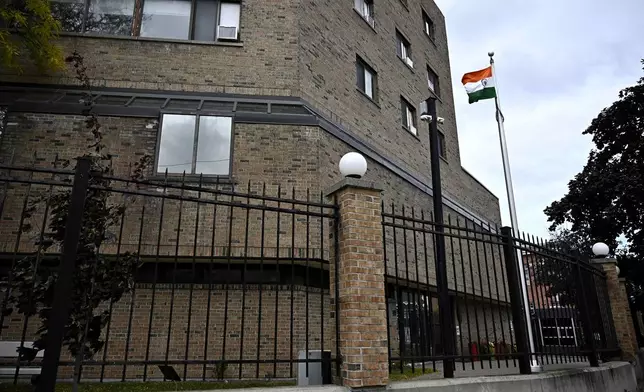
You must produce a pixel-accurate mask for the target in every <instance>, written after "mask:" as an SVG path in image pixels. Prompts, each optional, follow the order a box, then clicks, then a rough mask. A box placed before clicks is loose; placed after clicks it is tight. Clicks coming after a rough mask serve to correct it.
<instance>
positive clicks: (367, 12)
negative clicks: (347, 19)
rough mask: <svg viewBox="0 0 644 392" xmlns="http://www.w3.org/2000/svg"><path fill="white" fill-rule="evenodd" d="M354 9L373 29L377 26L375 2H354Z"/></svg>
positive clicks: (355, 0) (365, 0)
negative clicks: (374, 14) (374, 15)
mask: <svg viewBox="0 0 644 392" xmlns="http://www.w3.org/2000/svg"><path fill="white" fill-rule="evenodd" d="M354 9H355V10H356V11H357V12H358V14H360V16H362V19H364V20H365V21H366V22H367V23H369V24H370V25H371V27H374V26H375V21H374V17H373V13H374V10H373V0H354Z"/></svg>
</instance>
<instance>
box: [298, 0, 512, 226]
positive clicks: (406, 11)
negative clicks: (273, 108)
mask: <svg viewBox="0 0 644 392" xmlns="http://www.w3.org/2000/svg"><path fill="white" fill-rule="evenodd" d="M408 4H409V8H405V7H404V6H403V4H402V3H401V2H400V1H383V2H376V3H375V6H374V8H375V30H374V29H372V28H371V27H370V26H369V25H368V24H367V23H366V22H365V21H364V20H363V19H362V18H361V17H360V15H359V14H358V13H357V12H355V11H354V10H353V9H352V8H353V3H352V2H350V1H346V2H337V1H334V0H323V1H319V0H301V6H300V9H299V12H300V20H301V23H300V38H299V40H300V64H299V69H300V83H301V94H302V97H303V98H305V99H306V100H308V101H310V102H311V103H312V104H313V105H314V106H316V107H317V108H319V109H320V110H322V111H323V112H324V113H326V114H327V115H328V116H330V117H332V118H333V119H334V120H335V121H339V122H340V123H342V125H343V126H344V127H346V128H348V129H349V130H350V131H351V132H352V133H354V134H356V135H358V136H359V137H361V138H362V139H363V140H366V141H367V142H368V143H370V144H371V145H372V146H374V147H375V148H376V150H377V151H379V152H380V153H382V154H383V155H385V156H387V157H388V158H390V159H391V160H392V161H393V162H395V163H396V164H398V165H401V166H402V167H404V168H406V169H407V170H409V171H410V172H411V173H413V175H414V176H416V177H417V178H419V179H421V180H422V181H423V182H424V183H425V184H430V183H431V177H430V175H429V173H430V170H429V137H428V132H429V131H428V127H427V124H425V123H422V122H420V120H418V136H417V137H416V136H414V135H412V134H411V133H409V132H408V131H406V130H404V129H403V128H402V125H401V110H400V96H401V95H402V96H404V97H405V98H406V99H407V100H408V101H409V102H411V103H412V104H414V105H415V106H416V107H417V110H419V108H418V105H419V103H420V101H422V100H425V99H427V97H428V96H429V95H430V93H429V90H428V88H427V79H426V67H427V65H429V66H430V67H431V68H432V69H433V70H434V71H435V72H436V73H437V74H438V76H439V78H440V90H441V96H440V101H439V102H438V105H437V106H438V108H437V110H438V113H439V115H440V116H441V117H444V118H445V124H443V125H441V126H439V128H440V130H441V131H442V132H443V133H444V134H445V139H446V148H447V161H442V164H441V178H442V180H443V187H444V193H445V194H448V195H451V196H452V197H453V198H455V199H456V200H459V201H460V202H462V203H463V204H464V205H467V206H469V207H470V208H472V209H474V210H475V211H477V212H478V213H479V214H481V215H483V216H485V217H486V218H488V219H490V220H492V221H493V222H497V223H500V212H499V206H498V199H497V198H496V197H495V196H494V195H492V194H491V193H489V191H487V190H486V189H485V188H484V187H483V186H481V185H480V184H479V183H478V182H477V181H476V180H474V179H473V178H472V177H471V176H470V175H469V174H467V173H466V172H464V171H463V170H462V169H461V164H460V152H459V145H458V134H457V129H456V117H455V112H454V97H453V92H452V84H451V70H450V64H449V54H448V48H447V35H446V30H445V19H444V17H443V15H442V13H441V11H440V10H439V9H438V7H437V6H436V4H435V3H434V2H433V1H432V0H422V1H421V0H408ZM421 10H425V11H426V12H427V14H428V15H429V16H430V17H431V19H432V20H433V22H434V24H435V30H436V37H435V40H434V41H432V40H430V39H429V38H428V37H427V36H426V35H425V33H424V32H423V20H422V16H421ZM312 14H319V15H321V16H322V17H319V18H310V17H307V15H312ZM396 30H399V31H401V32H402V33H403V34H404V35H405V36H406V37H407V38H408V39H409V41H410V43H411V49H412V58H413V60H414V68H413V70H412V69H409V67H407V65H405V64H404V63H403V62H402V61H401V60H400V59H399V58H398V57H397V55H396V40H395V34H396ZM356 55H358V56H360V57H361V58H362V59H363V60H364V61H366V62H367V63H368V64H369V65H370V66H371V67H372V68H373V69H374V70H375V71H376V72H377V73H378V99H377V103H374V102H372V101H370V100H369V99H368V98H366V97H365V96H364V95H363V94H362V93H361V92H360V91H358V90H357V88H356V68H355V62H356ZM417 115H418V116H420V112H417ZM330 144H331V145H330V146H327V148H326V149H327V151H328V150H329V148H330V149H331V150H332V151H333V153H332V156H331V157H330V158H331V160H332V162H338V160H339V158H340V156H341V153H338V150H342V147H341V143H338V142H335V143H334V142H330ZM423 198H424V199H425V200H426V201H425V203H430V199H429V198H428V197H427V196H423ZM398 200H400V199H398ZM425 203H423V204H425Z"/></svg>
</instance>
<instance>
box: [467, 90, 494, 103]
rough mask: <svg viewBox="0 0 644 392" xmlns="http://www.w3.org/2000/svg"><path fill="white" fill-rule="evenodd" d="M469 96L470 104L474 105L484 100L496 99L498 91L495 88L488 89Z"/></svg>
mask: <svg viewBox="0 0 644 392" xmlns="http://www.w3.org/2000/svg"><path fill="white" fill-rule="evenodd" d="M468 95H469V97H470V103H474V102H478V101H480V100H482V99H490V98H496V89H495V88H494V87H487V88H484V89H483V90H479V91H474V92H473V93H471V94H468Z"/></svg>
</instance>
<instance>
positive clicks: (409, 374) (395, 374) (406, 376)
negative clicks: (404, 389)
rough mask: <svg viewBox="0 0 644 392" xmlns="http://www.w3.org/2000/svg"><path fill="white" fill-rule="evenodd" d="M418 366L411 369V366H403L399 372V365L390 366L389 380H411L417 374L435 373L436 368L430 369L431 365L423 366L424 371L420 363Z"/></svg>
mask: <svg viewBox="0 0 644 392" xmlns="http://www.w3.org/2000/svg"><path fill="white" fill-rule="evenodd" d="M417 366H418V367H416V368H414V370H413V371H412V370H411V367H408V366H405V367H404V368H403V369H404V370H403V372H402V373H401V372H400V367H398V368H396V367H394V368H392V369H391V372H390V373H389V380H390V381H405V380H411V379H413V378H416V377H418V376H422V375H423V374H431V373H436V370H434V369H432V368H431V367H427V366H426V367H425V371H424V372H423V368H422V366H421V365H417Z"/></svg>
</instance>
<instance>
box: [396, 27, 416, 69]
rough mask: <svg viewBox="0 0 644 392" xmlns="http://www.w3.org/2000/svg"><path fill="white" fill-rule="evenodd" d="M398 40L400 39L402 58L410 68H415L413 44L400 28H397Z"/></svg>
mask: <svg viewBox="0 0 644 392" xmlns="http://www.w3.org/2000/svg"><path fill="white" fill-rule="evenodd" d="M396 41H398V42H397V44H398V48H399V49H400V59H401V60H402V61H403V62H404V63H405V64H407V66H409V67H410V68H414V61H413V60H412V58H411V44H410V43H409V41H407V39H406V38H405V37H404V36H403V35H402V34H401V33H400V32H399V31H398V30H396Z"/></svg>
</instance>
